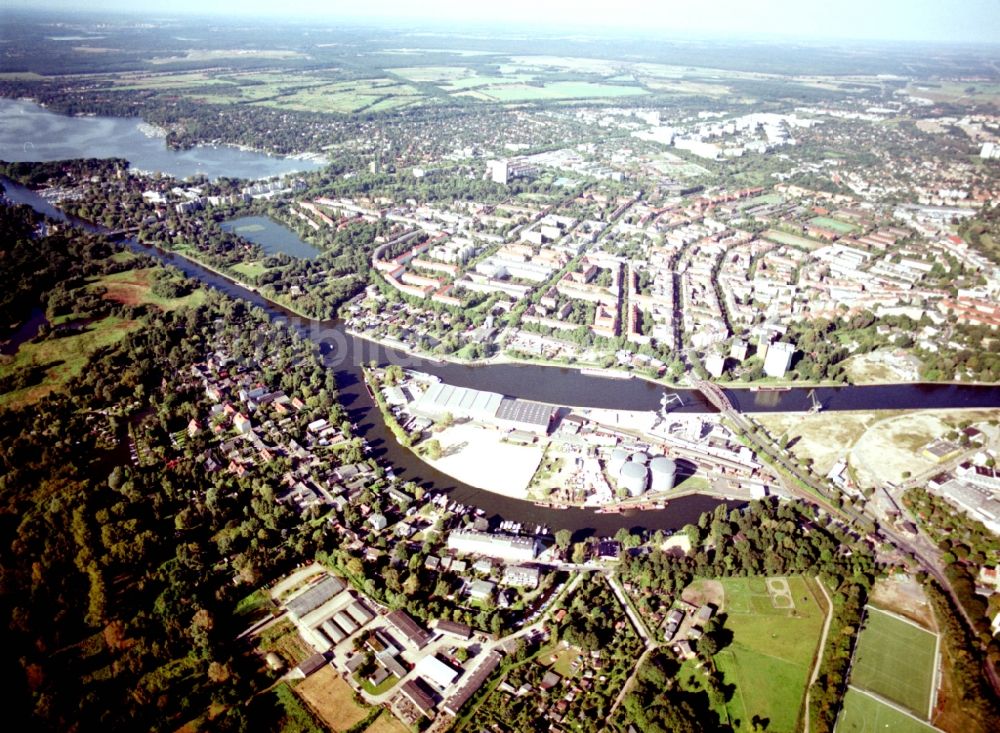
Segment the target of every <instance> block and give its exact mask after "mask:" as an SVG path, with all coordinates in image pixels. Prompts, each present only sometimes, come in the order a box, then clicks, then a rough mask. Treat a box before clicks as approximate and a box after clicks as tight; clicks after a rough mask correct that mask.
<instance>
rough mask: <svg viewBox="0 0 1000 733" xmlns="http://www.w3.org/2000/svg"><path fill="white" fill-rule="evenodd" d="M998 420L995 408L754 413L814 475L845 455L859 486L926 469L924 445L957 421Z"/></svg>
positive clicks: (954, 425)
mask: <svg viewBox="0 0 1000 733" xmlns="http://www.w3.org/2000/svg"><path fill="white" fill-rule="evenodd" d="M998 417H1000V410H923V411H912V412H901V411H891V410H879V411H872V412H855V411H850V412H821V413H818V414H815V415H808V414H802V413H763V414H759V415H755V419H756V420H757V421H758V422H759V423H761V424H762V425H763V426H764V427H765V428H766V429H767V431H768V433H769V434H770V435H771V437H772V439H773V440H774V441H776V442H777V441H779V440H780V439H781V436H782V435H784V434H786V433H787V434H788V436H789V450H790V451H791V453H792V454H793V455H794V456H795V457H796V458H799V459H812V461H813V468H814V470H815V471H816V472H817V473H820V474H822V475H825V474H827V473H828V472H829V471H830V469H831V468H832V467H833V465H834V464H835V463H836V462H837V461H838V460H840V459H841V458H844V457H845V456H846V457H847V458H848V461H849V463H850V465H851V467H852V468H853V469H854V471H855V472H856V475H857V477H858V481H859V483H860V484H861V486H879V485H882V484H883V483H885V482H887V481H892V482H899V481H901V480H902V474H903V472H904V471H909V472H910V473H911V474H913V475H917V474H919V473H920V472H921V471H926V470H929V469H931V468H932V467H933V466H935V465H936V464H935V463H933V462H931V461H930V460H928V459H927V458H924V457H923V456H921V455H920V451H921V450H923V448H924V446H926V445H927V444H928V443H930V442H931V441H932V440H934V439H935V438H939V437H941V436H943V435H944V434H946V433H947V432H948V431H950V430H952V429H953V428H955V427H957V426H958V425H959V423H961V422H963V421H969V422H971V423H974V424H976V423H980V424H981V423H982V422H984V421H986V420H996V419H997V418H998ZM985 430H986V432H989V429H988V428H986V429H985Z"/></svg>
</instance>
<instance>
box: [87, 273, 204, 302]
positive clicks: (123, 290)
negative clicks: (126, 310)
mask: <svg viewBox="0 0 1000 733" xmlns="http://www.w3.org/2000/svg"><path fill="white" fill-rule="evenodd" d="M153 272H154V268H151V267H150V268H144V269H141V270H124V271H122V272H116V273H113V274H111V275H103V276H101V277H99V278H97V279H95V280H93V281H92V282H91V286H98V287H103V288H104V289H105V293H104V297H105V299H107V300H113V301H116V302H118V303H123V304H125V305H155V306H156V307H158V308H160V309H162V310H165V311H173V310H177V309H178V308H183V307H185V306H192V307H194V306H199V305H201V304H202V303H204V302H205V298H206V297H207V295H208V293H207V291H205V290H204V289H203V288H197V289H196V290H194V291H192V292H191V293H189V294H188V295H185V296H184V297H182V298H163V297H161V296H159V295H157V294H156V293H154V292H153V291H152V289H151V286H150V282H149V280H150V276H151V275H152V273H153Z"/></svg>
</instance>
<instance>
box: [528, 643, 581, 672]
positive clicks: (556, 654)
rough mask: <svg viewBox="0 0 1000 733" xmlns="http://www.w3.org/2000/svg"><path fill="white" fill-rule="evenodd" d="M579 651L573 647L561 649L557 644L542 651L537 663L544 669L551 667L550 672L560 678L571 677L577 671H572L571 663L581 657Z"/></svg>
mask: <svg viewBox="0 0 1000 733" xmlns="http://www.w3.org/2000/svg"><path fill="white" fill-rule="evenodd" d="M581 654H582V653H581V651H580V650H579V649H578V648H577V647H575V646H570V647H563V646H562V645H561V644H557V645H556V646H554V647H551V648H550V649H549V650H543V651H542V653H541V654H540V655H539V657H538V659H539V661H540V662H541V663H542V664H544V665H545V666H546V667H551V668H552V671H553V672H555V673H556V674H558V675H561V676H562V677H573V676H575V675H576V674H577V671H578V670H574V669H573V668H572V667H573V662H575V661H576V660H577V659H579V658H580V656H581Z"/></svg>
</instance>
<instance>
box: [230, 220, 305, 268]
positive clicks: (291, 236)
mask: <svg viewBox="0 0 1000 733" xmlns="http://www.w3.org/2000/svg"><path fill="white" fill-rule="evenodd" d="M220 226H222V228H223V229H225V230H226V231H227V232H232V233H233V234H238V235H240V236H241V237H243V238H244V239H247V240H249V241H251V242H253V243H254V244H259V245H260V246H261V248H262V249H263V250H264V251H265V252H267V253H268V254H269V255H274V254H279V253H284V254H286V255H289V256H291V257H298V258H299V259H303V260H313V259H316V257H318V256H319V254H320V251H319V250H318V249H316V248H315V247H313V246H312V245H311V244H306V243H305V242H303V241H302V240H301V239H300V238H299V235H298V234H296V233H295V232H293V231H292V230H291V229H289V228H288V227H286V226H284V225H283V224H279V223H278V222H276V221H274V220H273V219H269V218H268V217H266V216H241V217H240V218H239V219H230V220H229V221H224V222H222V224H221V225H220Z"/></svg>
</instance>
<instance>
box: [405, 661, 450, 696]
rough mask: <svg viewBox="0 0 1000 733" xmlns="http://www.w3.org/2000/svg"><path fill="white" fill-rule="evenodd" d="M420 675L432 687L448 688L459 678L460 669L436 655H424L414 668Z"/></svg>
mask: <svg viewBox="0 0 1000 733" xmlns="http://www.w3.org/2000/svg"><path fill="white" fill-rule="evenodd" d="M413 671H414V673H415V674H416V675H417V676H418V677H423V678H424V681H426V682H429V683H430V684H431V686H432V687H435V688H437V689H438V690H446V689H447V688H449V687H451V685H453V684H454V683H455V680H457V679H458V674H459V673H458V670H455V669H452V667H451V666H449V665H447V664H445V663H444V662H442V661H441V660H440V659H438V658H437V657H434V656H429V657H424V658H423V659H421V660H420V661H419V662H417V664H416V666H415V667H414V668H413Z"/></svg>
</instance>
